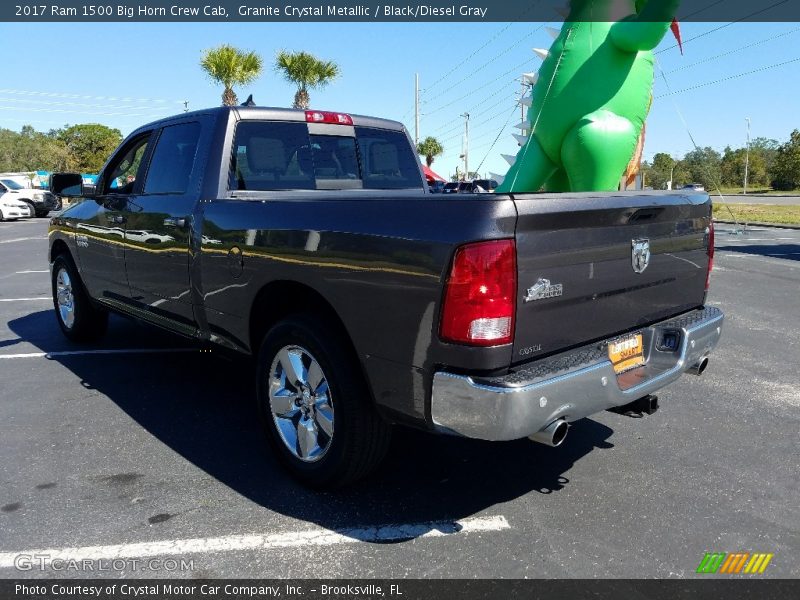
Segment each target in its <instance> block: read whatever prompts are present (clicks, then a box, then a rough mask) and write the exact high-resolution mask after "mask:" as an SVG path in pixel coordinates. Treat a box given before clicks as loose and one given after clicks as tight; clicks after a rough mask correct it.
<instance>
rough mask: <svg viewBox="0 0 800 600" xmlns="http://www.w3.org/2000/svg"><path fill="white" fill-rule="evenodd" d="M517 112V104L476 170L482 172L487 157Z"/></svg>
mask: <svg viewBox="0 0 800 600" xmlns="http://www.w3.org/2000/svg"><path fill="white" fill-rule="evenodd" d="M515 114H517V107H516V106H515V107H514V109H513V110H512V111H511V114H510V115H508V118H507V119H506V122H505V123H504V124H503V127H501V128H500V131H499V132H498V134H497V137H496V138H494V141H493V142H492V146H491V148H489V149H488V150H487V151H486V155H485V156H484V157H483V160H482V161H481V163H480V164H479V165H478V168H477V169H475V172H478V173H479V172H480V170H481V167H482V166H483V163H485V162H486V159H487V158H489V155H490V154H491V153H492V150H494V147H495V146H496V145H497V142H498V140H499V139H500V136H501V135H503V132H504V131H505V130H506V127H508V124H509V123H510V122H511V119H512V118H513V117H514V115H515Z"/></svg>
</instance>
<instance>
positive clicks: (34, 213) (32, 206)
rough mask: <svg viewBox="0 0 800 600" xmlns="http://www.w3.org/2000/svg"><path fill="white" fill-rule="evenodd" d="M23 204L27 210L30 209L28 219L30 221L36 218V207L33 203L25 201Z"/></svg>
mask: <svg viewBox="0 0 800 600" xmlns="http://www.w3.org/2000/svg"><path fill="white" fill-rule="evenodd" d="M25 204H27V205H28V208H29V209H30V212H31V214H30V216H29V218H31V219H32V218H34V217H35V216H36V207H35V206H34V205H33V202H28V201H27V200H26V201H25Z"/></svg>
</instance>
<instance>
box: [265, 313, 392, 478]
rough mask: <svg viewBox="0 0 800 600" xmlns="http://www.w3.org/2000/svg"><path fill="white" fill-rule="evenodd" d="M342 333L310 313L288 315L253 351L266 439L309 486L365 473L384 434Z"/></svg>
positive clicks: (382, 449)
mask: <svg viewBox="0 0 800 600" xmlns="http://www.w3.org/2000/svg"><path fill="white" fill-rule="evenodd" d="M341 335H342V334H341V333H340V332H338V331H337V330H336V329H334V328H332V327H330V326H329V325H328V324H327V323H326V322H324V321H323V320H322V319H319V318H318V317H316V316H312V315H297V316H293V317H290V318H288V319H286V320H284V321H281V322H280V323H278V324H277V325H275V326H274V327H273V328H272V329H271V330H270V331H269V332H268V333H267V335H266V336H265V337H264V341H263V343H262V345H261V350H260V352H259V357H258V395H257V399H258V411H259V415H260V418H261V423H262V426H263V428H264V431H265V434H266V436H267V439H268V440H269V442H270V444H271V446H272V447H273V449H274V450H275V452H276V453H277V455H278V457H279V459H280V461H281V463H283V465H284V466H285V467H286V468H287V470H288V471H289V472H290V473H291V474H292V475H293V476H294V477H295V478H297V479H298V480H300V481H301V482H302V483H304V484H306V485H308V486H310V487H315V488H335V487H340V486H342V485H346V484H348V483H352V482H354V481H356V480H357V479H360V478H362V477H365V476H366V475H367V474H368V473H369V472H370V471H372V470H373V469H374V468H375V467H376V466H377V465H378V463H379V462H380V461H381V459H382V458H383V456H384V454H385V453H386V449H387V448H388V445H389V439H390V435H391V428H390V426H389V425H388V424H387V423H386V422H385V421H383V420H382V419H381V417H380V416H379V415H378V414H377V412H376V411H375V407H374V405H373V403H372V400H371V399H370V397H369V392H368V390H367V388H366V385H365V383H364V381H363V377H362V376H361V373H360V370H359V369H358V366H357V364H356V361H355V359H354V357H352V356H351V354H352V353H351V352H350V351H349V349H348V348H347V347H346V346H345V345H344V344H343V343H342V342H341V341H340V340H341Z"/></svg>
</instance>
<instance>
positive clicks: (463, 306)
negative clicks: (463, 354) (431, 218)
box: [440, 240, 517, 346]
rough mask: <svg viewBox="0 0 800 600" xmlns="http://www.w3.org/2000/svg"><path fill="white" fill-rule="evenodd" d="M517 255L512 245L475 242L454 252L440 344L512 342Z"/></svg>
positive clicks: (484, 344) (472, 344) (510, 241)
mask: <svg viewBox="0 0 800 600" xmlns="http://www.w3.org/2000/svg"><path fill="white" fill-rule="evenodd" d="M516 254H517V251H516V247H515V245H514V240H498V241H491V242H478V243H475V244H467V245H465V246H461V247H460V248H459V249H458V250H456V255H455V257H454V258H453V268H452V269H451V270H450V277H449V278H448V280H447V284H446V287H445V294H444V306H443V308H442V320H441V327H440V335H441V338H442V340H444V341H446V342H454V343H457V344H468V345H470V346H499V345H502V344H509V343H511V342H512V341H513V339H514V314H515V312H516V296H517V259H516Z"/></svg>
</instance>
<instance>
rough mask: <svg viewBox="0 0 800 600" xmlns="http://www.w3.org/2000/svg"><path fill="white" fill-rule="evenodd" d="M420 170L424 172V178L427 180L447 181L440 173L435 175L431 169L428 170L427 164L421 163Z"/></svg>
mask: <svg viewBox="0 0 800 600" xmlns="http://www.w3.org/2000/svg"><path fill="white" fill-rule="evenodd" d="M422 172H423V173H425V179H427V180H428V181H447V180H446V179H445V178H444V177H442V176H441V175H437V174H436V173H434V172H433V171H431V170H430V167H428V166H427V165H422Z"/></svg>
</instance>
